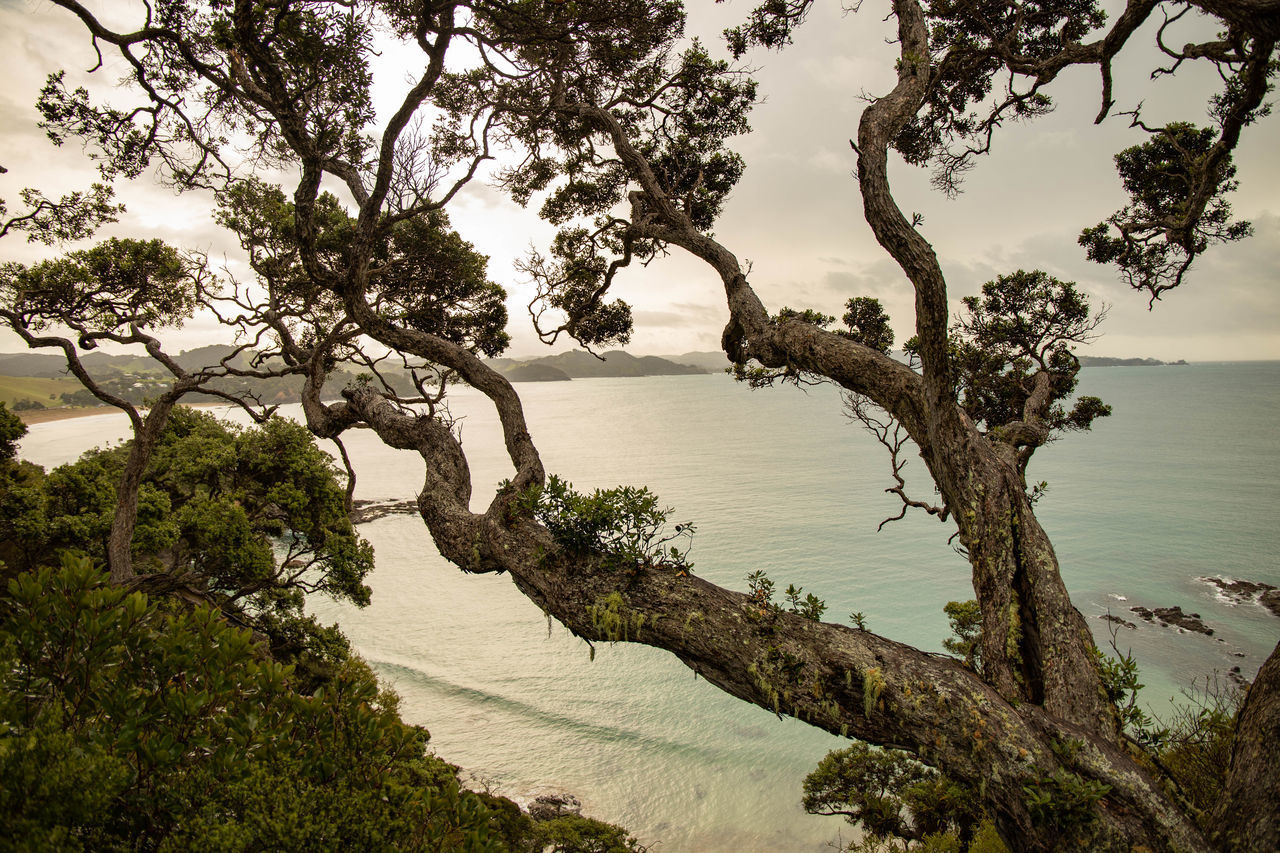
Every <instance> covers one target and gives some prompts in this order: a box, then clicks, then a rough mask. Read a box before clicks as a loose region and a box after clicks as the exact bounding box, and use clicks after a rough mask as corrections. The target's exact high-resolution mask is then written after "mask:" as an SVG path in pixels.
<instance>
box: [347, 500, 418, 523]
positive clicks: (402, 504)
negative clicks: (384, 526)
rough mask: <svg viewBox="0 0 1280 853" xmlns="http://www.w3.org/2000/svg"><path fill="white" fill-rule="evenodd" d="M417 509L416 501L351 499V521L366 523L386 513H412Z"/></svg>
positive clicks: (384, 516) (382, 516) (383, 516)
mask: <svg viewBox="0 0 1280 853" xmlns="http://www.w3.org/2000/svg"><path fill="white" fill-rule="evenodd" d="M417 511H418V502H417V501H365V500H361V501H352V502H351V523H352V524H368V523H369V522H370V521H377V520H378V519H379V518H386V517H387V516H388V515H413V514H415V513H416V512H417Z"/></svg>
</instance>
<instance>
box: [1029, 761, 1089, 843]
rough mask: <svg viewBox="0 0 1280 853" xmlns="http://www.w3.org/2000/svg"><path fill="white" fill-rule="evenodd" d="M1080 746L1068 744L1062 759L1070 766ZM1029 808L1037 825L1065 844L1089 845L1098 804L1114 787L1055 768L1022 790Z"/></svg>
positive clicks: (1061, 768) (1036, 778) (1033, 780)
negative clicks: (1073, 755)
mask: <svg viewBox="0 0 1280 853" xmlns="http://www.w3.org/2000/svg"><path fill="white" fill-rule="evenodd" d="M1075 746H1078V744H1066V745H1063V746H1062V747H1061V748H1060V750H1059V757H1060V758H1063V759H1064V760H1065V761H1068V763H1069V758H1070V756H1069V753H1072V752H1073V747H1075ZM1022 790H1023V793H1024V795H1025V796H1026V802H1027V808H1028V809H1029V810H1030V812H1031V819H1032V821H1034V822H1035V823H1037V824H1039V825H1040V826H1042V827H1045V828H1047V829H1049V830H1052V831H1053V832H1054V833H1055V834H1057V835H1059V836H1061V837H1062V838H1063V839H1064V840H1065V841H1075V842H1077V843H1087V841H1088V838H1089V831H1090V829H1091V828H1092V827H1093V825H1094V823H1095V822H1096V821H1097V820H1098V811H1097V807H1098V803H1099V802H1100V801H1101V800H1102V798H1103V797H1105V796H1106V795H1107V794H1108V793H1109V792H1110V791H1111V786H1110V785H1107V784H1106V783H1104V782H1099V781H1098V780H1096V779H1086V778H1084V777H1083V776H1081V775H1080V774H1078V773H1075V772H1074V771H1071V770H1068V769H1066V768H1064V767H1055V768H1054V770H1053V772H1052V773H1050V774H1048V775H1040V776H1037V777H1035V778H1034V779H1032V780H1031V781H1030V782H1028V783H1027V784H1026V785H1023V787H1022Z"/></svg>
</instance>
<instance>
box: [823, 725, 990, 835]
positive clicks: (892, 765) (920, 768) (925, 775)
mask: <svg viewBox="0 0 1280 853" xmlns="http://www.w3.org/2000/svg"><path fill="white" fill-rule="evenodd" d="M803 803H804V808H805V811H807V812H809V813H810V814H826V815H842V816H844V818H845V819H846V820H848V821H849V823H851V824H854V825H860V826H861V827H862V829H863V830H864V831H865V832H866V833H867V834H868V835H869V836H871V837H872V838H873V839H875V840H876V841H885V840H887V839H891V838H893V839H909V840H917V841H919V840H923V839H924V838H925V837H926V836H939V835H942V834H948V833H949V834H953V835H954V836H955V838H956V839H957V843H959V841H964V840H967V839H968V838H969V837H970V836H971V835H972V833H973V830H974V828H975V827H976V826H977V824H978V822H979V821H980V820H981V818H982V811H981V807H980V805H979V800H978V797H977V796H976V794H975V792H973V791H970V790H968V789H967V788H965V787H963V786H961V785H959V784H957V783H955V782H954V781H952V780H950V779H948V778H947V777H945V776H943V775H941V774H939V773H938V772H937V771H936V770H933V769H932V768H930V767H926V766H925V765H924V764H921V763H920V762H919V761H917V760H915V759H914V758H913V757H911V755H910V754H908V753H906V752H902V751H901V750H895V749H882V748H879V747H874V746H870V745H868V744H865V743H861V742H857V743H854V744H852V745H851V746H849V747H846V748H845V749H841V750H836V751H834V752H831V753H828V754H827V756H826V757H825V758H823V759H822V761H821V762H819V764H818V767H817V768H816V769H815V770H814V771H813V772H812V773H810V774H809V775H808V776H807V777H805V780H804V800H803ZM942 843H943V842H942V840H941V839H940V838H938V839H935V841H934V844H942ZM925 849H946V848H945V847H940V846H939V847H934V848H925ZM956 849H959V848H958V847H957V848H956Z"/></svg>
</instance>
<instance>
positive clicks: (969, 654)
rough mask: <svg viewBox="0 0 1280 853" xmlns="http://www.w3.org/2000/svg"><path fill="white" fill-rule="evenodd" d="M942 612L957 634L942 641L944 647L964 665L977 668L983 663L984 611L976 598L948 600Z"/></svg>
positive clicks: (952, 630) (953, 632) (952, 631)
mask: <svg viewBox="0 0 1280 853" xmlns="http://www.w3.org/2000/svg"><path fill="white" fill-rule="evenodd" d="M942 612H943V613H945V614H947V620H948V621H949V622H950V623H951V633H952V634H954V635H955V636H953V637H948V638H946V639H945V640H943V641H942V647H943V648H944V649H946V650H947V651H949V652H951V654H953V655H957V656H958V657H959V658H960V659H961V660H963V661H964V665H965V666H967V667H969V668H970V669H973V670H976V669H978V668H979V667H980V666H981V664H982V611H981V610H980V609H979V608H978V602H977V601H976V600H975V599H972V598H971V599H969V600H968V601H948V602H947V603H946V604H945V605H943V608H942Z"/></svg>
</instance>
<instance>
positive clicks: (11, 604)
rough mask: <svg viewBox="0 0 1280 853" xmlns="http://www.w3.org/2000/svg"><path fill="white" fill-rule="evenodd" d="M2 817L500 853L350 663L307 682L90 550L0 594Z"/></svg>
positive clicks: (28, 829) (109, 829) (171, 846)
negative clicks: (129, 581)
mask: <svg viewBox="0 0 1280 853" xmlns="http://www.w3.org/2000/svg"><path fill="white" fill-rule="evenodd" d="M0 638H3V643H2V644H0V656H2V657H3V665H0V777H3V778H4V779H5V785H4V786H3V787H0V815H3V818H2V820H3V823H4V825H5V826H6V834H7V835H8V837H10V838H12V839H24V840H25V841H26V843H27V844H28V845H30V846H33V847H34V848H45V847H49V848H55V849H66V850H80V849H83V850H115V849H157V848H159V849H166V850H197V849H199V850H210V849H213V850H233V849H234V850H244V849H299V850H300V849H390V848H414V849H430V850H485V849H498V848H497V844H496V842H495V841H493V840H491V838H490V832H489V813H488V810H487V809H485V807H484V805H483V803H481V802H480V801H479V799H478V798H476V797H475V796H474V795H471V794H469V793H467V792H465V791H461V790H460V789H459V788H458V785H457V782H456V780H454V778H453V774H452V771H451V770H450V769H449V768H448V767H447V766H446V765H443V764H442V762H439V761H438V760H437V759H434V758H431V757H429V756H427V755H426V754H425V752H424V746H425V743H426V739H427V733H426V732H425V730H423V729H420V728H415V727H412V726H406V725H405V724H403V723H402V722H400V720H399V718H398V716H397V713H396V704H397V703H396V699H395V697H394V695H392V694H390V693H387V692H385V691H381V690H379V688H378V685H377V682H376V680H375V679H374V677H373V675H372V673H371V672H370V671H369V669H368V668H367V667H365V666H364V665H363V664H362V663H360V662H358V661H355V660H348V661H347V662H346V663H345V665H344V666H343V667H342V668H341V669H340V670H339V671H337V672H335V673H334V677H333V678H332V679H331V681H330V682H329V683H328V684H327V685H326V686H325V687H324V688H323V689H321V690H318V691H317V692H316V693H315V695H311V696H308V695H303V694H300V693H298V692H296V691H295V690H294V689H293V687H292V679H293V671H292V668H291V667H288V666H284V665H281V664H279V663H275V662H272V661H271V660H269V659H266V658H265V656H264V655H263V654H262V650H261V649H258V648H257V647H255V646H254V644H253V642H252V640H251V638H250V635H249V633H248V632H247V631H243V630H237V629H233V628H230V627H228V626H227V625H226V624H224V623H223V621H222V619H221V617H220V615H219V614H218V613H217V612H216V611H212V610H208V609H204V608H196V609H194V610H191V611H187V610H185V609H178V610H176V611H175V610H174V609H173V608H171V607H167V606H165V605H164V603H162V602H156V601H153V600H151V599H148V598H147V597H146V596H145V595H143V594H141V593H132V594H129V593H126V592H124V591H123V590H120V589H118V588H112V587H109V586H108V585H107V584H106V577H105V575H103V574H102V573H101V572H99V571H97V570H95V569H94V568H93V566H92V565H91V564H90V562H89V561H88V560H83V559H73V558H67V559H65V560H64V564H63V567H62V568H61V569H58V570H54V569H43V570H41V571H40V572H39V573H37V574H23V575H21V576H19V577H18V578H16V579H15V580H13V581H11V582H10V583H9V587H8V595H7V596H6V597H5V601H4V606H3V607H0Z"/></svg>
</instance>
